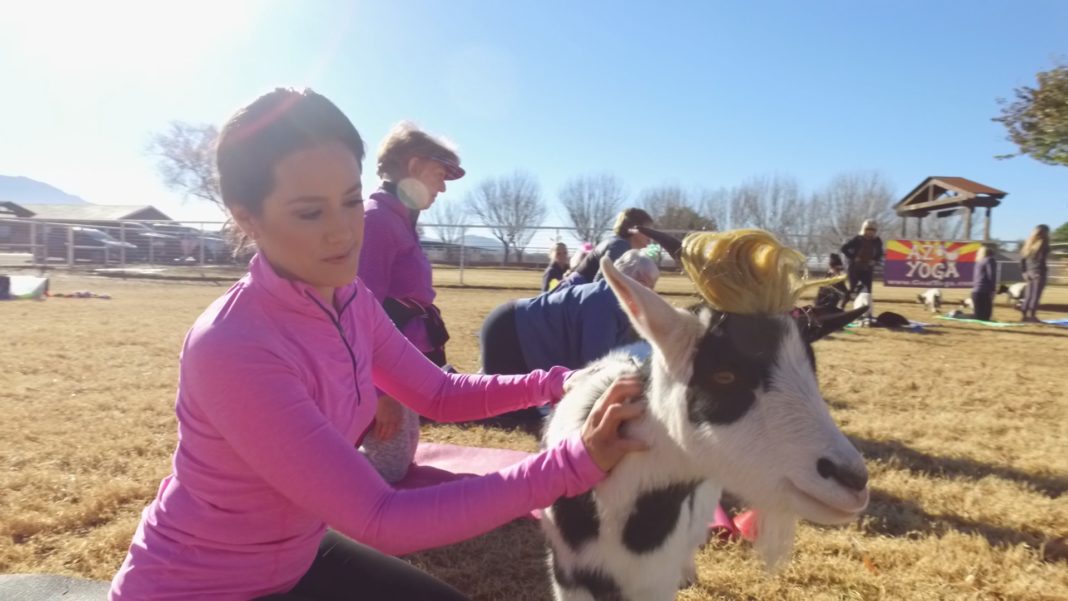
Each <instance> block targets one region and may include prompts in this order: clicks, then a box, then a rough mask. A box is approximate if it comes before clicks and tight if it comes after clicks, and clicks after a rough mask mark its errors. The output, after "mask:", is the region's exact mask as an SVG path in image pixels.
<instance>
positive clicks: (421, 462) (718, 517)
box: [393, 442, 741, 539]
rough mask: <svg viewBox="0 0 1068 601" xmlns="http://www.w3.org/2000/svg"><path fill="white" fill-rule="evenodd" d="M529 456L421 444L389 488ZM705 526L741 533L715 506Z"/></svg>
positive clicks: (470, 473) (483, 470) (488, 469)
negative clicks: (408, 466)
mask: <svg viewBox="0 0 1068 601" xmlns="http://www.w3.org/2000/svg"><path fill="white" fill-rule="evenodd" d="M531 455H532V454H531V453H527V452H524V451H513V450H511V449H486V448H481V447H464V446H460V445H454V444H441V443H434V442H422V443H419V447H418V448H417V449H416V450H415V462H414V465H412V467H411V468H409V470H408V474H407V475H406V476H404V479H403V480H401V481H400V482H397V483H395V484H394V485H393V488H396V489H412V488H422V487H424V486H433V485H435V484H441V483H443V482H452V481H453V480H461V479H463V478H471V477H474V476H482V475H485V474H489V473H492V472H496V471H499V470H501V469H503V468H506V467H508V466H510V465H514V464H516V463H519V462H520V461H523V460H524V459H526V458H527V457H530V456H531ZM530 517H532V518H534V519H540V518H541V511H539V510H534V511H532V512H530ZM708 526H709V529H710V534H713V535H717V536H720V537H722V538H725V539H733V538H736V537H738V536H739V535H740V534H741V532H739V530H738V528H737V527H735V525H734V522H733V521H731V518H730V516H729V515H727V512H726V511H724V510H723V507H721V506H719V505H717V506H716V514H715V516H713V519H712V523H710V524H709V525H708Z"/></svg>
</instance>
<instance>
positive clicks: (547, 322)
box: [481, 250, 660, 375]
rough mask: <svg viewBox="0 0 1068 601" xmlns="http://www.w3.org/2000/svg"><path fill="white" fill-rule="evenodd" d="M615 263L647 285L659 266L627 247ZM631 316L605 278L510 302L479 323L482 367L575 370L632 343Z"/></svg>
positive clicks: (501, 371) (503, 370) (503, 371)
mask: <svg viewBox="0 0 1068 601" xmlns="http://www.w3.org/2000/svg"><path fill="white" fill-rule="evenodd" d="M615 265H616V268H617V269H619V271H620V272H621V273H623V274H624V275H627V276H630V277H632V278H634V279H635V280H637V281H639V282H641V283H642V284H644V285H645V286H648V287H649V288H653V287H654V286H655V285H656V281H657V279H659V277H660V270H659V269H658V268H657V266H656V263H655V262H653V260H652V259H650V258H649V257H646V256H645V255H643V254H642V253H641V251H638V250H630V251H628V252H626V253H624V254H623V256H622V257H620V258H619V259H618V260H617V261H616V262H615ZM632 337H633V334H632V331H631V327H630V321H629V320H628V319H627V316H626V314H625V313H624V312H623V308H622V307H620V306H619V301H618V300H617V299H616V296H615V293H613V292H612V289H611V288H610V287H609V286H608V282H607V281H605V280H603V279H602V280H601V281H599V282H593V283H590V284H579V285H577V286H569V287H567V288H564V289H562V290H555V291H553V292H547V293H545V294H541V295H539V296H536V297H534V298H525V299H519V300H514V301H509V302H507V303H505V304H503V305H501V306H499V307H497V308H496V309H494V310H493V311H491V312H490V314H489V316H487V317H486V320H485V321H484V322H483V323H482V331H481V342H482V371H483V373H486V374H505V375H507V374H525V373H528V372H529V371H530V370H531V369H534V368H535V367H536V366H542V365H546V366H553V365H563V366H564V367H567V368H569V369H579V368H581V367H583V366H585V365H586V364H587V363H589V362H590V361H593V360H594V359H599V358H600V357H603V356H604V355H605V354H606V353H608V351H610V350H612V349H613V348H616V347H618V346H621V345H624V344H627V343H629V342H633V340H632Z"/></svg>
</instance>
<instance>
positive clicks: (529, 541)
mask: <svg viewBox="0 0 1068 601" xmlns="http://www.w3.org/2000/svg"><path fill="white" fill-rule="evenodd" d="M546 550H547V547H546V545H545V538H544V536H543V535H542V533H541V529H540V528H539V526H538V524H537V522H535V521H534V520H531V519H521V520H516V521H514V522H512V523H510V524H508V525H506V526H503V527H501V528H498V529H496V530H493V531H491V532H489V533H487V534H484V535H482V536H479V537H478V538H475V539H472V540H469V541H465V542H462V543H458V544H455V545H450V546H448V547H444V548H441V549H435V550H432V551H423V552H420V553H415V554H413V555H408V556H406V557H405V559H407V560H409V561H411V562H412V563H413V564H415V565H416V566H417V567H419V568H421V569H423V570H425V571H427V572H429V573H430V574H433V575H434V576H436V577H437V578H440V579H441V580H444V581H445V582H448V583H449V584H451V585H452V586H454V587H456V588H457V589H458V590H459V591H461V592H462V593H464V594H465V595H468V596H469V597H470V598H471V599H473V600H475V601H483V600H485V601H498V600H500V599H507V600H509V601H551V599H552V592H551V591H552V586H551V584H550V581H549V570H548V564H547V562H546V557H547V554H546V553H547V551H546Z"/></svg>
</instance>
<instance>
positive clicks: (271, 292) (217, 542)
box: [109, 89, 644, 601]
mask: <svg viewBox="0 0 1068 601" xmlns="http://www.w3.org/2000/svg"><path fill="white" fill-rule="evenodd" d="M363 156H364V147H363V141H362V140H361V139H360V135H359V134H358V133H357V131H356V129H355V128H354V127H353V125H352V123H351V122H349V120H348V118H347V117H345V115H344V114H343V113H342V112H341V111H340V110H339V109H338V108H337V107H336V106H335V105H334V104H333V103H331V102H330V101H329V100H327V99H326V98H324V97H323V96H320V95H319V94H316V93H314V92H311V91H303V92H298V91H294V90H286V89H278V90H275V91H274V92H271V93H269V94H266V95H264V96H262V97H260V98H259V99H257V100H255V101H254V102H252V103H251V104H249V105H248V106H247V107H245V108H243V109H241V110H239V111H238V112H237V113H236V114H235V115H234V116H233V117H232V118H231V119H230V121H229V122H228V123H227V124H226V126H225V127H224V128H223V129H222V132H221V133H220V135H219V141H218V150H217V165H218V173H219V185H220V187H221V190H222V198H223V201H224V202H225V204H226V206H227V208H228V209H229V211H230V213H231V216H232V217H233V219H234V221H235V222H236V223H237V224H238V226H239V227H240V228H241V231H242V232H244V233H245V234H246V235H247V236H249V237H250V238H252V240H253V241H254V242H255V245H256V248H257V254H256V256H254V257H253V259H252V261H251V262H250V263H249V271H248V273H247V274H245V276H244V277H242V278H241V279H240V280H239V281H238V282H237V283H236V284H234V285H233V287H231V288H230V290H229V291H227V292H226V294H224V295H223V296H222V297H220V298H219V299H218V300H216V301H215V302H214V303H212V304H211V305H210V306H209V307H208V308H207V309H206V310H205V311H204V313H203V314H201V316H200V317H199V318H198V319H197V321H196V322H195V323H194V324H193V327H192V328H191V329H190V331H189V333H188V335H187V336H186V339H185V344H184V347H183V349H182V353H181V356H180V359H179V375H178V398H177V401H176V408H175V410H176V413H177V418H178V447H177V449H175V451H174V457H173V462H172V466H173V467H172V469H173V471H172V472H171V474H170V475H169V476H167V477H166V478H164V479H163V482H162V483H161V484H160V487H159V492H158V493H157V495H156V498H155V499H154V500H153V501H152V502H151V504H149V506H148V507H147V508H146V509H145V510H144V512H143V513H142V517H141V523H140V524H139V525H138V527H137V530H136V532H135V533H134V537H133V541H132V542H131V543H130V548H129V553H128V554H127V556H126V559H125V561H124V562H123V564H122V567H121V568H119V571H118V573H117V574H116V575H115V577H114V578H113V580H112V582H111V590H110V593H109V598H110V599H112V600H113V601H114V600H120V599H121V600H129V599H200V600H214V601H221V600H234V601H237V600H247V599H254V598H262V599H280V600H286V599H288V600H304V601H309V600H334V599H337V600H341V599H354V598H355V599H370V600H373V599H463V598H464V596H463V595H462V594H461V593H459V592H457V591H456V590H455V589H453V588H451V587H450V586H448V585H446V584H444V583H442V582H440V581H438V580H436V579H434V578H433V577H431V576H430V575H428V574H426V573H424V572H422V571H420V570H418V569H416V568H414V567H412V566H411V565H409V564H408V563H406V562H404V561H401V560H399V559H396V558H393V557H390V556H388V555H385V553H390V554H403V553H410V552H413V551H418V550H421V549H428V548H432V547H439V546H443V545H447V544H451V543H455V542H458V541H461V540H465V539H468V538H471V537H474V536H477V535H479V534H482V533H484V532H487V531H489V530H491V529H493V528H496V527H497V526H500V525H502V524H505V523H507V522H509V521H511V520H513V519H515V518H517V517H520V516H523V515H525V514H527V513H529V512H530V511H531V510H533V509H536V508H542V507H546V506H548V505H550V504H552V503H553V502H555V501H556V499H557V498H559V497H561V496H575V495H579V494H582V493H584V492H586V491H587V490H589V489H590V488H591V487H593V486H594V485H595V484H597V483H598V482H599V481H600V480H601V479H602V478H604V476H605V472H606V471H608V470H610V469H611V468H612V467H614V466H615V465H616V464H617V463H618V462H619V461H620V460H621V459H622V458H623V456H624V455H625V454H626V453H627V452H630V451H634V450H639V449H641V448H644V447H643V446H642V444H641V443H639V442H638V441H635V440H632V439H628V438H622V437H621V436H620V434H619V429H620V426H621V424H623V423H624V422H626V421H627V420H628V419H633V418H635V417H637V416H639V415H641V408H640V406H639V405H636V404H624V401H625V400H626V399H628V398H633V397H634V396H636V395H638V394H640V393H641V390H640V383H639V382H638V380H637V379H636V378H621V379H620V380H617V381H616V382H615V383H614V384H613V385H612V386H611V387H610V388H609V389H608V391H607V392H606V393H605V394H604V395H603V396H602V397H601V398H600V399H599V400H598V403H597V405H596V406H595V407H594V409H593V411H592V412H591V414H590V417H589V418H588V419H587V420H586V422H585V424H584V425H583V427H582V430H581V431H580V432H576V433H575V434H574V435H573V436H572V437H570V438H568V439H566V440H565V441H563V442H562V443H560V444H559V445H556V446H554V447H551V448H548V449H546V450H544V451H542V452H541V453H539V454H537V455H534V456H532V457H530V458H529V459H527V460H524V461H522V462H520V463H517V464H516V465H513V466H511V467H508V468H505V469H503V470H500V471H499V472H496V473H491V474H488V475H486V476H481V477H471V478H466V479H462V480H458V481H453V482H448V483H446V484H443V485H439V486H429V487H426V488H419V489H413V490H394V489H392V488H390V486H389V485H387V484H386V483H385V482H384V481H383V480H382V477H381V476H380V475H379V474H378V472H376V471H375V469H374V468H373V467H372V466H371V465H370V463H369V462H368V460H367V459H366V458H365V457H364V456H363V455H362V454H361V453H360V452H359V451H358V450H357V449H356V447H355V446H354V445H356V444H358V442H359V441H360V439H361V438H362V437H363V436H364V435H365V434H366V433H367V430H368V429H369V428H370V426H371V423H372V420H373V418H374V416H375V410H376V405H377V399H378V396H377V395H376V393H375V389H376V387H378V388H380V389H381V390H383V391H384V392H385V393H386V394H389V395H390V396H391V397H393V398H395V399H397V400H398V401H399V402H401V403H403V404H405V405H407V406H409V407H411V408H412V409H415V410H416V411H418V412H419V413H421V414H424V415H427V416H429V417H432V418H434V419H438V420H442V421H446V420H448V421H460V420H471V419H479V418H484V417H488V416H492V415H495V414H499V413H502V412H505V411H512V410H516V409H520V408H524V407H531V406H537V405H540V404H543V403H545V402H548V401H553V400H556V399H559V397H560V396H561V395H562V392H563V388H564V381H565V379H566V378H567V377H568V375H569V372H568V371H567V369H566V368H563V367H553V368H551V369H549V370H548V371H537V372H533V373H530V374H526V375H522V376H472V375H456V374H447V373H445V372H444V371H442V370H441V369H438V367H437V366H435V365H434V364H433V363H431V361H430V360H429V359H427V357H426V356H424V354H423V353H422V352H420V351H419V350H418V349H417V348H416V347H414V346H412V344H411V342H409V341H408V340H407V339H406V338H405V337H404V335H403V334H401V333H400V332H399V331H398V330H397V328H396V326H395V325H394V324H393V323H392V322H391V321H390V318H389V317H388V316H387V315H386V312H385V311H384V310H383V308H382V305H380V304H379V302H378V301H377V300H376V299H375V297H374V295H373V294H371V292H370V290H368V289H367V287H366V286H364V284H363V283H362V282H361V281H360V280H358V279H356V274H357V265H358V264H359V257H360V250H361V246H362V241H363V233H364V232H363V230H364V228H363V225H364V210H363V195H362V190H361V186H360V175H361V166H360V163H361V161H362V159H363Z"/></svg>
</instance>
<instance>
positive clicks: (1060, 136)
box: [993, 65, 1068, 166]
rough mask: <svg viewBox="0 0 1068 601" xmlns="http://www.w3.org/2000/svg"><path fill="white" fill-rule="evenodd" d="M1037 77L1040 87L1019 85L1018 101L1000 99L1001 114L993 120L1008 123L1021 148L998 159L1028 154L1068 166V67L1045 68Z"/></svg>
mask: <svg viewBox="0 0 1068 601" xmlns="http://www.w3.org/2000/svg"><path fill="white" fill-rule="evenodd" d="M1037 79H1038V87H1037V88H1032V87H1029V86H1024V87H1022V88H1016V90H1015V93H1016V100H1015V101H1014V102H1009V101H1007V100H1005V99H999V100H998V102H999V104H1001V116H1000V117H994V118H993V120H994V121H997V122H999V123H1001V124H1002V125H1004V126H1005V128H1006V129H1007V130H1008V131H1009V135H1008V138H1009V140H1012V142H1013V144H1016V146H1017V147H1018V148H1019V149H1020V151H1019V152H1017V153H1012V154H1004V155H998V157H997V158H999V159H1007V158H1011V157H1014V156H1019V155H1021V154H1026V155H1028V156H1030V157H1031V158H1033V159H1035V160H1036V161H1041V162H1043V163H1046V164H1049V165H1065V166H1068V66H1066V65H1061V66H1057V67H1054V68H1053V69H1050V70H1049V71H1042V72H1040V73H1039V74H1038V76H1037Z"/></svg>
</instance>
